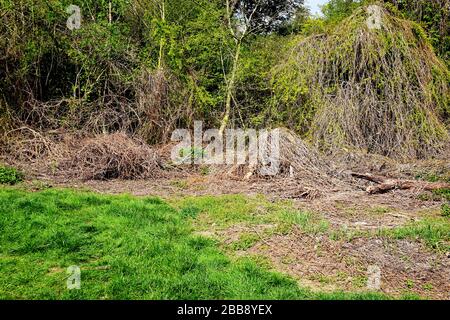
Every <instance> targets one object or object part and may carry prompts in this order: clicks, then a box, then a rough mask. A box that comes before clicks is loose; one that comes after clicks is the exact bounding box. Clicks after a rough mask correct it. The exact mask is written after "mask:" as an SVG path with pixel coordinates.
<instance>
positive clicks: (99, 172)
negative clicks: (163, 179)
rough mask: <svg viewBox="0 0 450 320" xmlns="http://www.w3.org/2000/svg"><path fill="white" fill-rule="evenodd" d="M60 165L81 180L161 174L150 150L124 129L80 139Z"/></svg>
mask: <svg viewBox="0 0 450 320" xmlns="http://www.w3.org/2000/svg"><path fill="white" fill-rule="evenodd" d="M62 167H65V168H66V169H68V171H69V172H72V173H73V174H75V175H81V177H82V179H84V180H108V179H137V178H150V177H153V178H154V177H157V176H160V175H161V171H160V170H161V165H160V162H159V160H158V157H157V155H156V153H155V152H153V150H152V149H151V148H150V147H148V146H147V145H146V144H144V143H142V142H139V141H136V140H133V139H131V138H129V137H128V136H127V135H126V134H124V133H115V134H109V135H99V136H96V137H94V138H88V139H85V140H84V141H81V143H80V149H79V150H77V151H76V152H74V153H73V154H72V157H71V158H70V159H68V160H66V161H63V163H62Z"/></svg>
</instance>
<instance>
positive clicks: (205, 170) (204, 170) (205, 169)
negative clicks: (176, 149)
mask: <svg viewBox="0 0 450 320" xmlns="http://www.w3.org/2000/svg"><path fill="white" fill-rule="evenodd" d="M210 172H211V171H210V169H209V167H207V166H202V167H200V174H201V175H202V176H207V175H209V174H210Z"/></svg>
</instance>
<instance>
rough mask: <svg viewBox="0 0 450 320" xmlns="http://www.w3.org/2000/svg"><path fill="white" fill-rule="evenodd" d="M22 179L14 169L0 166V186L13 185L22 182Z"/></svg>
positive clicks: (21, 175) (22, 175) (21, 174)
mask: <svg viewBox="0 0 450 320" xmlns="http://www.w3.org/2000/svg"><path fill="white" fill-rule="evenodd" d="M24 177H25V176H24V174H23V173H22V172H20V171H19V170H17V169H16V168H13V167H8V166H3V165H0V184H9V185H15V184H17V183H19V182H22V181H23V179H24Z"/></svg>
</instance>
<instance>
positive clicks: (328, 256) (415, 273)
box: [247, 231, 450, 299]
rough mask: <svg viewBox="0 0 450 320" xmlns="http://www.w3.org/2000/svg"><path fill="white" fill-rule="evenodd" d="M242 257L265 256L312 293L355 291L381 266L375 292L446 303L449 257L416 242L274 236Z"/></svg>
mask: <svg viewBox="0 0 450 320" xmlns="http://www.w3.org/2000/svg"><path fill="white" fill-rule="evenodd" d="M247 253H250V254H258V255H264V256H266V257H269V259H270V261H271V262H272V263H273V265H274V266H275V267H276V269H277V270H280V271H282V272H285V273H287V274H290V275H292V276H294V277H295V278H297V279H298V280H299V282H300V283H302V284H304V285H308V286H311V287H312V288H313V289H317V290H345V291H350V290H351V291H358V290H359V291H361V290H365V288H366V281H367V270H368V267H369V266H371V265H375V266H378V267H379V268H381V274H382V278H381V291H382V292H384V293H387V294H390V295H394V296H401V295H402V294H405V293H415V294H419V295H420V296H423V297H427V298H432V299H450V259H449V258H448V257H447V256H445V255H440V254H438V253H435V252H432V251H430V250H429V249H427V248H426V247H425V246H424V245H423V244H421V243H419V242H410V241H407V240H387V239H367V238H357V239H354V240H352V241H350V242H345V241H334V240H331V239H329V238H328V237H326V236H318V237H315V236H309V235H306V234H303V233H301V232H300V231H296V232H293V233H292V234H290V235H275V236H272V237H271V238H269V239H266V240H265V241H264V242H263V243H262V242H260V243H258V244H257V245H255V246H254V247H253V248H251V249H250V250H248V252H247Z"/></svg>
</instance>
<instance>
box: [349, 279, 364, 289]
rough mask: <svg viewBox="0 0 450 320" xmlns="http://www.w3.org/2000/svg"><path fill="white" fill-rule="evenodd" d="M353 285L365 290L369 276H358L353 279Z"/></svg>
mask: <svg viewBox="0 0 450 320" xmlns="http://www.w3.org/2000/svg"><path fill="white" fill-rule="evenodd" d="M352 285H353V286H354V287H356V288H360V289H361V288H365V287H366V286H367V276H356V277H354V278H353V279H352Z"/></svg>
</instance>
